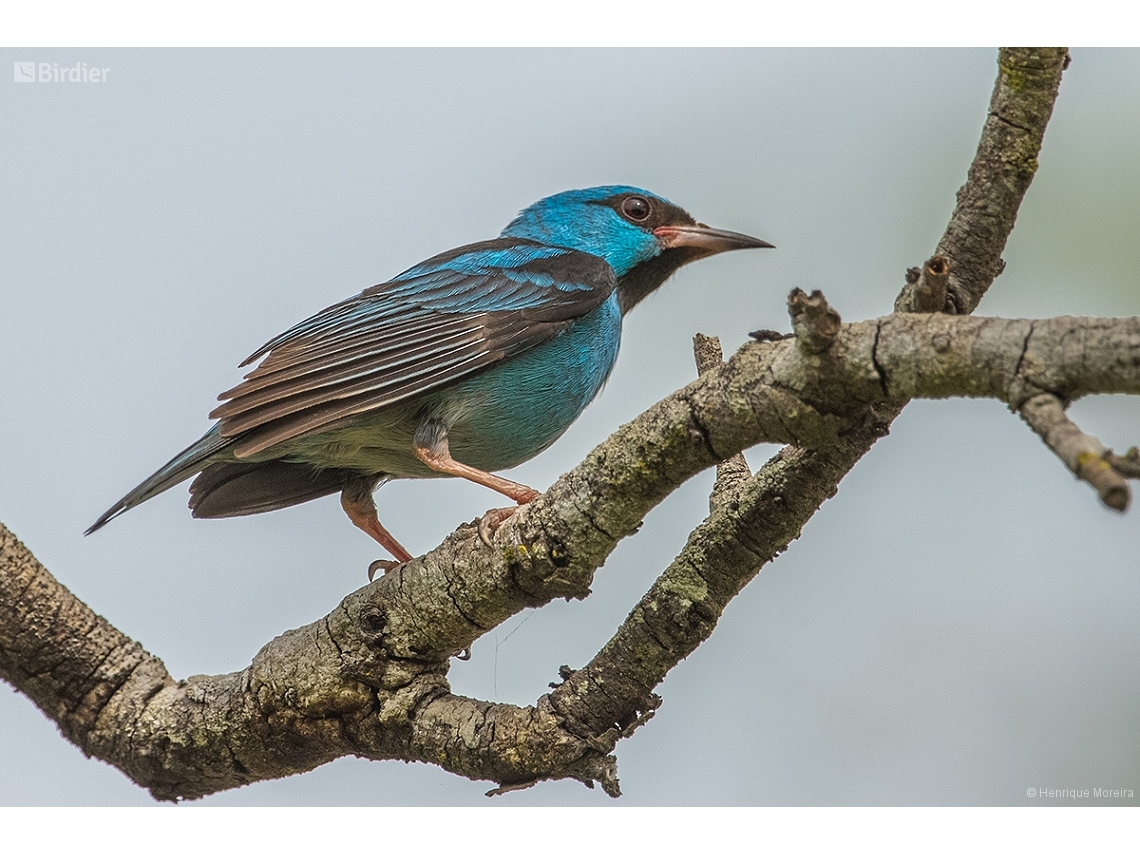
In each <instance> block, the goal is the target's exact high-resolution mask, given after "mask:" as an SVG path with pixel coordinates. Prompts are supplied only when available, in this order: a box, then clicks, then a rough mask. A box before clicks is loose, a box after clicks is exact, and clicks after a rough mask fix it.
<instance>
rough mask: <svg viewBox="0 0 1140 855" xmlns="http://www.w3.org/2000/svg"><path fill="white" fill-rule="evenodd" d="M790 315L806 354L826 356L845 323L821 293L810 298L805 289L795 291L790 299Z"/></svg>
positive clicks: (817, 292)
mask: <svg viewBox="0 0 1140 855" xmlns="http://www.w3.org/2000/svg"><path fill="white" fill-rule="evenodd" d="M788 314H790V315H791V316H792V329H793V330H794V331H795V336H796V341H797V342H798V343H799V346H800V347H801V348H802V349H803V350H804V351H806V352H807V353H823V352H824V351H825V350H827V349H828V348H829V347H831V345H832V344H833V343H834V342H835V338H836V336H838V335H839V329H840V327H841V326H842V323H843V322H842V320H841V319H840V317H839V312H837V311H835V309H833V308H831V306H829V305H828V303H827V298H826V297H824V296H823V292H822V291H818V290H817V291H812V292H811V294H808V293H806V292H805V291H804V290H803V289H802V288H795V289H793V290H792V293H790V294H789V295H788Z"/></svg>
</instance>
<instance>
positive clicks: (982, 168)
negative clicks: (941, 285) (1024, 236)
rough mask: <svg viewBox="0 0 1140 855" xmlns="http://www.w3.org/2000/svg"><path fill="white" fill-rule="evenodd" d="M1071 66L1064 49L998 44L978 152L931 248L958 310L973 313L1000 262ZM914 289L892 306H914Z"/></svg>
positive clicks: (1034, 171) (954, 305) (911, 288)
mask: <svg viewBox="0 0 1140 855" xmlns="http://www.w3.org/2000/svg"><path fill="white" fill-rule="evenodd" d="M1068 64H1069V52H1068V50H1066V49H1065V48H1002V49H1001V53H1000V54H999V56H998V68H999V74H998V79H997V83H996V84H995V85H994V91H993V96H992V97H991V98H990V110H989V115H988V116H987V117H986V124H985V127H984V128H983V129H982V137H981V140H980V141H979V143H978V151H977V153H976V154H975V155H974V162H973V163H972V164H971V165H970V173H969V176H968V177H967V179H966V183H965V184H964V185H963V186H962V189H961V190H959V191H958V204H957V206H956V207H955V208H954V213H953V215H952V216H951V217H950V222H949V224H948V225H947V226H946V233H945V234H944V235H943V236H942V240H940V241H939V242H938V249H937V251H936V252H937V254H938V255H941V256H945V257H946V258H948V259H949V260H950V297H951V298H952V301H953V303H952V308H953V311H955V312H956V313H957V314H960V315H967V314H970V313H972V312H973V311H974V309H976V308H977V307H978V303H979V302H981V299H982V297H983V296H985V293H986V291H987V290H989V287H990V285H991V284H992V283H993V281H994V278H995V277H997V275H998V274H999V273H1001V271H1002V269H1003V267H1004V266H1005V264H1004V262H1003V261H1002V260H1001V254H1002V251H1003V250H1004V249H1005V242H1006V240H1007V239H1008V238H1009V235H1010V232H1012V231H1013V224H1014V222H1015V221H1016V219H1017V210H1018V208H1019V207H1020V206H1021V200H1022V199H1023V198H1024V197H1025V192H1026V190H1028V189H1029V184H1030V183H1031V182H1032V181H1033V176H1034V175H1035V174H1036V172H1037V155H1038V153H1039V152H1040V151H1041V141H1042V139H1044V136H1045V126H1046V125H1047V124H1048V123H1049V117H1050V115H1052V113H1053V103H1054V102H1055V101H1056V99H1057V90H1058V87H1059V86H1060V85H1061V73H1062V71H1064V69H1065V68H1067V67H1068ZM912 292H913V285H911V286H908V288H906V289H904V290H903V294H902V295H900V297H899V301H898V302H897V303H896V305H895V311H907V310H908V308H903V307H910V306H912V305H913V296H912ZM949 310H950V309H949V308H948V309H947V311H949Z"/></svg>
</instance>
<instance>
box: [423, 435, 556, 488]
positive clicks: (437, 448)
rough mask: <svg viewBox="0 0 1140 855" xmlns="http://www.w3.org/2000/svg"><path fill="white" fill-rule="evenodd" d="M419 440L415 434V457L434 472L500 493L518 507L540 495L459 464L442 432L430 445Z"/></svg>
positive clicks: (504, 479)
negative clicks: (421, 443) (422, 443)
mask: <svg viewBox="0 0 1140 855" xmlns="http://www.w3.org/2000/svg"><path fill="white" fill-rule="evenodd" d="M419 438H420V435H419V433H418V432H417V435H416V440H417V442H416V445H415V446H414V450H415V452H416V457H418V458H419V459H420V460H422V461H423V462H424V463H426V464H427V465H428V466H429V467H430V468H432V469H434V470H435V471H436V472H443V473H444V474H446V475H455V476H456V477H458V478H466V479H467V480H468V481H473V482H474V483H476V484H482V485H483V486H484V487H490V488H491V489H492V490H494V491H495V492H496V493H502V494H503V495H504V496H506V497H507V498H508V499H510V500H512V501H514V502H517V503H518V504H520V505H525V504H526V503H527V502H533V501H534V500H535V499H537V498H538V497H539V496H541V495H542V494H541V493H540V492H538V490H534V489H531V488H530V487H528V486H526V485H525V484H519V483H518V482H517V481H509V480H507V479H506V478H500V477H499V476H498V475H492V474H491V473H490V472H484V471H483V470H482V469H476V468H475V467H474V466H468V465H467V464H466V463H460V462H459V461H458V460H456V459H454V458H453V457H452V456H451V452H450V451H449V450H448V447H447V434H446V433H443V432H442V431H440V433H439V435H438V436H435V437H432V439H433V440H434V442H432V443H431V445H420V444H419Z"/></svg>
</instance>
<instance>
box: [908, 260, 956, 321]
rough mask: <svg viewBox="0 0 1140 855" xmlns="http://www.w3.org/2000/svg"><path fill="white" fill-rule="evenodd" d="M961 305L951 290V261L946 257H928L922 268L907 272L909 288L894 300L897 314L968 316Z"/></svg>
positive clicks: (912, 268) (911, 269) (913, 268)
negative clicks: (934, 313)
mask: <svg viewBox="0 0 1140 855" xmlns="http://www.w3.org/2000/svg"><path fill="white" fill-rule="evenodd" d="M958 303H959V300H958V299H956V295H955V294H953V293H952V292H951V289H950V259H948V258H947V257H946V256H944V255H935V256H931V257H930V258H928V259H927V260H926V263H925V264H924V265H922V267H921V268H919V267H911V268H908V269H907V272H906V287H905V288H903V290H902V293H901V294H899V296H898V299H897V300H895V311H896V312H915V313H918V314H930V313H932V312H944V313H946V314H948V315H958V314H963V315H964V314H967V312H966V311H964V310H963V307H960V306H959V305H958Z"/></svg>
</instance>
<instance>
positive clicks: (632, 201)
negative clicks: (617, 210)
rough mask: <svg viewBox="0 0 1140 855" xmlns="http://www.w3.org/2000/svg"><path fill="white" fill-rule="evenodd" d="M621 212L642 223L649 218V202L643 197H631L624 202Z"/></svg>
mask: <svg viewBox="0 0 1140 855" xmlns="http://www.w3.org/2000/svg"><path fill="white" fill-rule="evenodd" d="M621 212H622V213H623V214H625V215H626V216H627V217H629V218H630V219H631V220H633V221H634V222H637V223H640V222H641V221H643V220H646V219H648V218H649V202H648V201H647V200H646V199H644V198H642V197H641V196H629V197H627V198H626V199H624V200H623V201H622V203H621Z"/></svg>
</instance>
